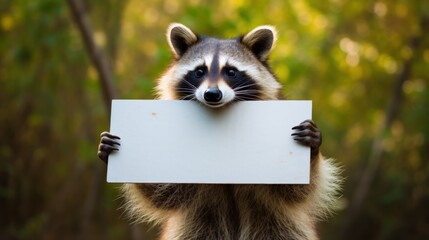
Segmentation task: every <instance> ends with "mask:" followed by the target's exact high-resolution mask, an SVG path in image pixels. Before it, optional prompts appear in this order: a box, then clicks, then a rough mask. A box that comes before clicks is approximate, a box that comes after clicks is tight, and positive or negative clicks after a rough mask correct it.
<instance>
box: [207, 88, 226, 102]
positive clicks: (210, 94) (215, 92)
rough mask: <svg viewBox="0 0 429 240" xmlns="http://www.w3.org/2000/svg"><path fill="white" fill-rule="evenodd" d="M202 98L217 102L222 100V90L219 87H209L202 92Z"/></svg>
mask: <svg viewBox="0 0 429 240" xmlns="http://www.w3.org/2000/svg"><path fill="white" fill-rule="evenodd" d="M204 99H205V100H206V101H207V102H209V103H218V102H220V100H222V92H221V91H220V90H219V88H217V87H215V88H209V89H207V90H206V91H205V92H204Z"/></svg>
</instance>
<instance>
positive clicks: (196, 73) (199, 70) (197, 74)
mask: <svg viewBox="0 0 429 240" xmlns="http://www.w3.org/2000/svg"><path fill="white" fill-rule="evenodd" d="M204 74H205V71H204V70H203V69H202V68H197V69H196V70H195V71H194V76H195V77H196V78H201V77H203V76H204Z"/></svg>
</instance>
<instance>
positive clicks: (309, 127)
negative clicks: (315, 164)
mask: <svg viewBox="0 0 429 240" xmlns="http://www.w3.org/2000/svg"><path fill="white" fill-rule="evenodd" d="M292 130H295V132H294V133H292V136H293V139H294V140H296V141H297V142H299V143H301V144H303V145H305V146H308V147H310V148H311V160H314V159H315V158H317V156H318V155H319V148H320V145H322V133H321V132H320V130H319V129H318V128H317V126H316V124H315V123H314V122H313V121H312V120H305V121H304V122H302V123H300V124H299V125H298V126H295V127H293V128H292Z"/></svg>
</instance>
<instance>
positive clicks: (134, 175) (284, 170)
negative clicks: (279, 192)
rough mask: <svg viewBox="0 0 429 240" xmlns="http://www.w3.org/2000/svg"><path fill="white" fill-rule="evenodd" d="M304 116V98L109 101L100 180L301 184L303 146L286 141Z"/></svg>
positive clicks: (306, 152) (306, 159) (307, 114)
mask: <svg viewBox="0 0 429 240" xmlns="http://www.w3.org/2000/svg"><path fill="white" fill-rule="evenodd" d="M306 119H311V101H243V102H237V103H234V104H231V105H230V106H227V107H224V108H221V109H211V108H208V107H206V106H204V105H202V104H201V103H198V102H196V101H170V100H113V102H112V113H111V128H110V132H111V133H112V134H114V135H117V136H119V137H120V138H121V140H120V143H121V146H120V148H119V151H117V152H113V153H112V154H110V156H109V162H108V170H107V181H108V182H122V183H125V182H126V183H220V184H223V183H233V184H307V183H309V174H310V148H309V147H305V146H302V145H300V144H298V143H297V142H295V141H294V140H293V138H292V136H291V134H292V133H293V131H292V127H294V126H296V125H298V124H299V123H301V122H302V121H304V120H306Z"/></svg>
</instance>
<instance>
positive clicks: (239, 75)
mask: <svg viewBox="0 0 429 240" xmlns="http://www.w3.org/2000/svg"><path fill="white" fill-rule="evenodd" d="M167 39H168V42H169V44H170V47H171V49H172V51H173V54H174V56H175V58H176V60H175V62H174V63H173V64H172V65H171V66H170V68H169V69H168V70H167V71H166V72H165V74H164V75H163V77H161V79H160V80H159V84H158V86H157V90H158V93H159V99H185V100H198V101H200V102H202V103H204V104H206V105H208V106H209V107H221V106H224V105H225V104H229V103H231V102H234V101H239V100H265V99H278V96H279V89H280V84H279V83H278V81H277V80H276V78H275V76H274V75H273V74H272V72H271V70H270V69H269V67H268V63H267V58H268V55H269V53H270V51H271V48H272V46H273V45H274V42H275V40H276V32H275V29H274V28H273V27H271V26H261V27H258V28H255V29H254V30H252V31H251V32H249V33H248V34H246V35H244V36H242V37H239V38H237V39H226V40H225V39H214V38H205V37H201V36H198V35H196V34H194V33H193V32H192V31H191V30H189V29H188V28H187V27H185V26H183V25H181V24H173V25H171V26H170V27H169V29H168V31H167ZM320 140H321V139H320ZM312 150H313V148H312ZM311 158H312V160H311V180H310V184H308V185H232V184H231V185H228V184H225V185H216V184H213V185H210V184H125V185H124V186H123V192H124V196H125V199H126V208H127V211H128V212H129V213H130V214H131V216H133V217H135V218H136V219H137V220H142V221H153V222H155V223H158V224H161V226H162V232H161V239H225V240H228V239H231V240H233V239H234V240H236V239H242V240H248V239H270V240H273V239H317V238H318V237H317V234H316V230H315V229H316V228H315V225H316V222H317V221H318V220H320V218H321V217H324V216H326V214H327V213H329V210H330V207H331V205H332V203H333V201H334V199H335V195H336V192H337V190H338V177H337V172H338V171H337V169H336V167H335V166H334V165H333V164H332V163H331V161H330V160H327V159H324V158H323V156H322V155H321V154H320V153H319V150H318V146H317V151H316V152H313V153H312V157H311ZM262 161H263V160H262Z"/></svg>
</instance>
